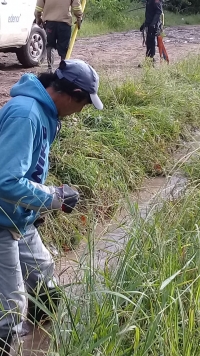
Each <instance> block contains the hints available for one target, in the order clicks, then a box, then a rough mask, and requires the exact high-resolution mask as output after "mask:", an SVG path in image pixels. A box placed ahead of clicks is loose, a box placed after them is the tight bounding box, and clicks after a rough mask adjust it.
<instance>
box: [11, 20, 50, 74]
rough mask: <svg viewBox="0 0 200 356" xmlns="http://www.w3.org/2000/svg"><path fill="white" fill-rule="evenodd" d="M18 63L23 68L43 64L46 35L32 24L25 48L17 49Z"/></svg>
mask: <svg viewBox="0 0 200 356" xmlns="http://www.w3.org/2000/svg"><path fill="white" fill-rule="evenodd" d="M16 55H17V58H18V61H19V62H20V63H21V64H22V65H23V66H24V67H25V68H29V67H35V66H38V65H40V64H41V63H42V62H44V59H45V57H46V33H45V31H44V30H43V29H42V28H40V27H39V26H38V25H36V24H34V25H33V27H32V30H31V33H30V36H29V39H28V42H27V44H26V45H25V46H23V47H21V48H17V50H16Z"/></svg>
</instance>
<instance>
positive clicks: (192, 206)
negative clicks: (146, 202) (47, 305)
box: [51, 183, 200, 356]
mask: <svg viewBox="0 0 200 356" xmlns="http://www.w3.org/2000/svg"><path fill="white" fill-rule="evenodd" d="M199 207H200V190H199V186H198V185H196V184H193V183H191V185H190V186H188V187H187V191H186V194H185V195H184V196H183V197H179V198H178V197H177V198H176V199H175V200H172V201H168V202H163V207H162V208H161V210H160V211H157V208H156V205H155V206H154V207H152V209H151V219H148V217H147V218H145V219H142V218H140V216H139V214H138V209H137V206H134V205H132V204H131V203H130V212H129V214H130V216H129V217H130V219H129V220H130V221H131V225H130V227H129V228H127V230H126V231H125V232H124V233H125V241H126V242H125V244H124V248H123V250H121V251H120V252H117V253H115V262H114V266H112V264H111V265H110V262H109V261H111V259H113V257H114V256H113V255H112V254H111V255H109V254H108V256H107V259H106V260H105V261H104V263H105V264H104V266H103V267H102V265H101V266H99V265H98V263H97V260H96V254H97V251H96V250H95V247H94V245H93V243H92V241H93V238H92V236H91V235H88V251H89V252H88V254H86V255H85V256H86V257H83V259H82V260H81V266H80V269H81V272H77V275H76V276H74V279H73V280H72V281H73V284H72V285H71V286H68V287H66V288H65V289H64V290H62V303H61V308H60V312H59V313H58V316H56V317H52V322H53V328H52V333H51V338H52V339H51V341H52V345H51V351H54V352H58V355H59V356H64V355H73V356H78V355H82V356H88V355H104V356H107V355H108V356H115V355H117V356H118V355H119V356H120V355H121V356H122V355H123V356H124V355H127V356H132V355H135V356H144V355H148V356H160V355H165V356H177V355H180V356H182V355H188V356H196V355H198V353H199V340H200V315H199V310H200V288H199V277H200V268H199V266H200V263H199V262H200V254H199V248H200V241H199V226H200V215H199ZM108 238H109V237H108Z"/></svg>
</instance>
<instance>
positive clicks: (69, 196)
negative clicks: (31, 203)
mask: <svg viewBox="0 0 200 356" xmlns="http://www.w3.org/2000/svg"><path fill="white" fill-rule="evenodd" d="M55 193H56V195H57V196H58V197H59V198H60V199H62V207H61V209H62V211H64V213H67V214H70V213H71V212H72V210H73V209H74V208H75V206H76V204H77V203H78V201H79V193H78V192H77V191H76V190H74V189H72V188H70V187H69V185H67V184H63V185H62V186H61V187H55Z"/></svg>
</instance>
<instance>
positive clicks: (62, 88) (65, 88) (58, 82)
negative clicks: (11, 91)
mask: <svg viewBox="0 0 200 356" xmlns="http://www.w3.org/2000/svg"><path fill="white" fill-rule="evenodd" d="M38 80H39V81H40V83H41V84H42V85H43V86H44V88H45V89H46V88H49V87H52V88H53V89H54V90H55V91H56V92H59V93H65V94H68V95H69V96H71V97H72V98H73V99H74V100H76V101H77V102H79V103H80V102H81V101H84V100H86V101H87V102H88V104H92V101H91V98H90V94H89V93H88V92H87V91H85V90H83V89H81V88H80V87H78V86H77V85H76V84H74V83H72V82H70V81H69V80H67V79H65V78H62V79H59V78H58V76H57V74H56V73H41V74H39V76H38ZM76 89H81V91H76Z"/></svg>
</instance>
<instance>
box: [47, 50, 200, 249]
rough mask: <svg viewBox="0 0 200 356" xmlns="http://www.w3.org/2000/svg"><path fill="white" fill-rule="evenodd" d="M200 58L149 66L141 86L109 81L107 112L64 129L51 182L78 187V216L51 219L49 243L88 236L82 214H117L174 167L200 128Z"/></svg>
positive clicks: (104, 93) (87, 114)
mask: <svg viewBox="0 0 200 356" xmlns="http://www.w3.org/2000/svg"><path fill="white" fill-rule="evenodd" d="M199 73H200V59H199V57H197V58H191V59H190V60H188V61H184V62H182V63H179V64H177V65H173V66H165V65H163V67H162V68H160V70H159V71H156V70H155V69H153V68H149V67H148V66H147V67H146V68H145V69H144V74H143V76H142V77H141V78H140V79H139V80H138V81H135V82H134V81H129V82H125V83H123V84H121V86H120V87H116V86H115V85H114V84H109V83H108V82H104V83H102V85H101V88H100V93H101V97H102V100H103V101H104V103H105V109H104V110H103V111H102V112H98V111H95V110H93V109H92V108H88V109H86V110H84V111H83V113H82V114H81V115H80V116H79V117H76V121H75V122H74V123H72V124H71V118H69V119H68V120H69V122H66V123H63V128H62V130H61V133H60V138H59V140H58V141H57V142H56V144H55V145H54V147H53V152H52V155H51V177H49V180H53V181H56V183H60V182H65V183H70V184H73V185H75V186H77V188H78V190H79V191H80V192H81V203H80V206H79V208H78V212H76V213H74V214H73V215H70V216H69V217H68V216H67V217H66V216H63V214H60V215H59V217H56V222H57V223H56V224H55V221H54V220H53V219H49V221H48V225H49V224H50V229H47V228H45V233H44V235H45V237H46V238H47V239H48V240H49V239H50V238H51V237H52V238H53V239H54V240H55V239H56V244H60V243H61V244H67V245H69V236H70V239H71V241H72V242H74V240H78V241H79V240H80V239H81V238H82V233H83V232H84V233H85V223H83V221H82V215H84V214H86V215H91V214H92V215H93V214H95V217H96V218H104V217H105V216H110V215H112V214H113V211H114V210H115V208H116V204H117V203H118V202H119V199H120V198H121V197H123V196H124V195H125V194H127V192H131V191H133V190H134V188H135V187H136V186H138V184H140V183H141V181H142V178H144V177H145V176H149V175H150V176H152V175H157V174H160V173H162V172H165V171H166V170H168V169H169V168H170V165H169V161H170V156H171V152H172V151H173V149H175V148H176V147H177V144H180V145H181V140H180V135H182V137H183V136H185V137H187V130H189V129H191V127H198V126H199V107H200V85H199V84H200V75H199Z"/></svg>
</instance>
